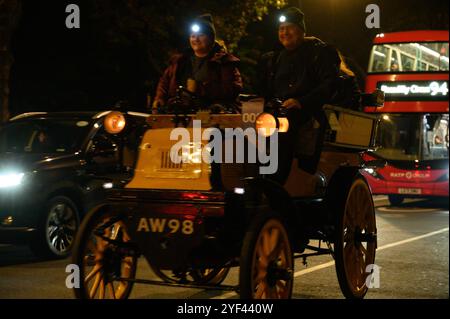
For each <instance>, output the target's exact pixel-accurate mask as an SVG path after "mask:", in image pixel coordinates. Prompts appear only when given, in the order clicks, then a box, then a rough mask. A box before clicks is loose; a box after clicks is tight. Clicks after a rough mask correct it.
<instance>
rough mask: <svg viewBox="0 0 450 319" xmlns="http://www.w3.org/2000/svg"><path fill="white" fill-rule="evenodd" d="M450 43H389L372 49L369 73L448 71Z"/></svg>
mask: <svg viewBox="0 0 450 319" xmlns="http://www.w3.org/2000/svg"><path fill="white" fill-rule="evenodd" d="M448 69H449V58H448V42H422V43H397V44H396V43H389V44H378V45H374V46H373V48H372V54H371V57H370V61H369V73H376V72H388V73H401V72H439V71H448Z"/></svg>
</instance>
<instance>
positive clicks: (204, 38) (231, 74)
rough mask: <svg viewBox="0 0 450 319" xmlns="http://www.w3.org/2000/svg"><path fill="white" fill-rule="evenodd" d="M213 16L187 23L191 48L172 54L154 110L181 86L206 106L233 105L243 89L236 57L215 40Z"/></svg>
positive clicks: (163, 104) (172, 97)
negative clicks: (189, 24) (188, 24)
mask: <svg viewBox="0 0 450 319" xmlns="http://www.w3.org/2000/svg"><path fill="white" fill-rule="evenodd" d="M215 39H216V30H215V27H214V24H213V19H212V16H211V15H209V14H205V15H201V16H199V17H197V18H196V19H195V20H194V21H193V23H192V24H191V26H190V37H189V43H190V49H189V50H187V51H186V52H184V53H182V54H177V55H175V56H174V57H172V59H171V62H170V65H169V67H168V68H167V69H166V70H165V71H164V74H163V75H162V77H161V79H160V81H159V83H158V87H157V90H156V95H155V99H154V102H153V112H154V113H156V110H157V109H158V108H161V107H162V108H164V107H165V106H167V105H168V104H171V102H172V101H173V99H174V98H175V97H176V95H177V90H178V88H179V87H180V86H182V87H184V88H186V89H187V90H188V91H190V92H191V93H193V94H194V95H195V96H196V97H197V98H199V99H200V100H201V102H202V103H203V104H204V105H205V107H207V106H209V105H212V104H226V105H236V104H237V99H238V96H239V93H240V92H241V90H242V78H241V75H240V72H239V70H238V68H237V64H238V62H239V59H238V58H236V57H235V56H233V55H232V54H230V53H227V52H226V50H225V49H224V48H223V47H222V46H220V45H219V44H218V43H217V42H216V41H215Z"/></svg>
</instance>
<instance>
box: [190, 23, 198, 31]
mask: <svg viewBox="0 0 450 319" xmlns="http://www.w3.org/2000/svg"><path fill="white" fill-rule="evenodd" d="M191 31H192V32H193V33H198V32H199V31H200V26H199V25H198V24H196V23H195V24H193V25H192V26H191Z"/></svg>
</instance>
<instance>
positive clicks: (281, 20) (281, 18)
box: [278, 15, 287, 23]
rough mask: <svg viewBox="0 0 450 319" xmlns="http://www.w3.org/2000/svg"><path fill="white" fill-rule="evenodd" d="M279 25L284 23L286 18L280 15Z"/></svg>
mask: <svg viewBox="0 0 450 319" xmlns="http://www.w3.org/2000/svg"><path fill="white" fill-rule="evenodd" d="M278 20H279V21H280V22H281V23H283V22H286V20H287V19H286V16H285V15H281V16H280V18H279V19H278Z"/></svg>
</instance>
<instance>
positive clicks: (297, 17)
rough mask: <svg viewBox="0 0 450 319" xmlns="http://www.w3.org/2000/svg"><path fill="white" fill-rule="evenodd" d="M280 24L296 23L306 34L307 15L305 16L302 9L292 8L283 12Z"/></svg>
mask: <svg viewBox="0 0 450 319" xmlns="http://www.w3.org/2000/svg"><path fill="white" fill-rule="evenodd" d="M279 22H280V23H283V22H289V23H294V24H296V25H298V26H299V28H300V29H302V30H303V31H304V32H306V25H305V15H304V14H303V12H302V11H300V9H298V8H295V7H290V8H288V9H286V10H284V11H282V13H281V15H280V17H279Z"/></svg>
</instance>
